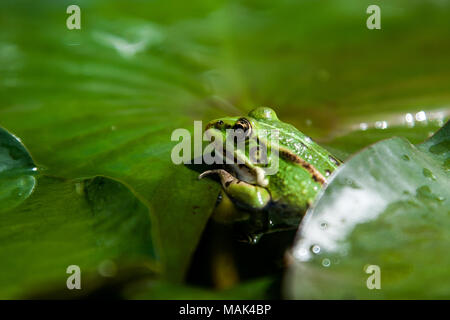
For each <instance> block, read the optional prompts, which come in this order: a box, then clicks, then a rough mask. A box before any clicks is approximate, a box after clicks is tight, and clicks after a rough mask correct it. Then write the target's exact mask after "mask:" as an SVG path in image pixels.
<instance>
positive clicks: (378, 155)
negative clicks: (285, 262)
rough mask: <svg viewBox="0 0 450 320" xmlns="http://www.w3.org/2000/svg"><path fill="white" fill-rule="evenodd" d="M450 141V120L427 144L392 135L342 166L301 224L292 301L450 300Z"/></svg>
mask: <svg viewBox="0 0 450 320" xmlns="http://www.w3.org/2000/svg"><path fill="white" fill-rule="evenodd" d="M449 142H450V123H447V124H446V125H445V127H443V128H442V129H441V130H440V131H438V132H437V133H436V134H435V135H434V136H433V137H432V138H431V139H429V140H428V141H426V142H424V143H423V144H420V145H417V146H414V145H412V144H410V143H409V142H408V141H407V140H405V139H402V138H392V139H389V140H385V141H382V142H379V143H377V144H375V145H373V146H370V147H368V148H367V149H365V150H363V151H362V152H360V153H358V154H356V155H355V156H353V157H352V158H351V159H349V160H348V161H347V162H346V163H345V164H344V165H342V167H340V168H339V170H338V171H337V172H336V173H335V174H334V175H333V176H332V178H331V181H330V182H329V185H328V186H327V188H326V189H325V190H324V191H323V192H322V193H321V195H319V197H318V200H317V201H316V203H315V205H314V206H313V207H312V208H311V209H310V210H309V212H307V215H306V216H305V218H304V220H303V222H302V225H301V226H300V229H299V233H298V239H297V241H296V244H295V245H294V248H293V249H292V256H293V261H294V262H293V264H292V266H291V268H290V272H289V275H288V277H287V280H286V286H285V289H286V294H287V296H288V297H290V298H296V299H342V298H344V299H349V298H350V299H378V298H381V299H423V298H425V299H430V298H435V299H443V298H448V293H449V292H450V284H449V283H448V281H446V279H448V278H449V276H450V274H449V270H450V259H449V256H448V254H447V252H448V248H449V247H450V236H449V230H450V211H449V208H450V171H449V167H448V162H449V152H450V148H449ZM371 265H375V266H377V267H379V270H380V273H379V275H380V277H381V278H380V279H381V280H380V283H379V284H380V288H373V287H372V284H373V283H372V282H371V281H375V280H374V279H373V278H371V279H369V277H370V276H371V273H373V272H375V271H371V269H370V268H373V267H370V268H369V271H368V273H366V270H367V268H368V267H369V266H371ZM368 282H369V284H368Z"/></svg>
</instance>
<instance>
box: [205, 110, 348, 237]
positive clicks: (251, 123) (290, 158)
mask: <svg viewBox="0 0 450 320" xmlns="http://www.w3.org/2000/svg"><path fill="white" fill-rule="evenodd" d="M205 132H208V133H209V136H210V137H214V138H211V141H214V144H213V146H214V147H213V148H212V149H213V152H212V154H214V153H215V154H214V156H215V157H221V159H222V162H223V163H224V164H223V165H221V166H219V167H218V166H216V167H214V168H212V169H211V170H207V171H205V172H203V173H202V174H200V176H199V178H203V177H205V176H211V175H214V176H216V177H217V178H218V180H219V181H220V183H221V185H222V192H221V194H220V195H219V198H218V203H217V205H216V209H215V213H214V214H213V218H214V220H216V221H219V222H222V223H228V224H233V225H235V226H237V227H238V228H239V230H240V233H241V234H244V235H245V238H246V239H247V240H248V241H249V242H251V243H256V242H258V240H259V238H260V237H261V236H262V235H263V234H266V233H270V232H275V231H281V230H288V229H294V228H297V226H298V224H299V223H300V221H301V219H302V217H303V215H304V214H305V212H306V210H307V209H308V207H309V206H311V204H312V202H313V201H314V199H315V197H316V195H317V193H318V192H319V190H320V189H321V188H322V187H323V186H324V185H325V184H326V182H327V179H328V177H329V176H330V175H331V173H332V172H333V171H334V170H335V169H336V168H337V167H338V166H339V164H340V163H341V161H340V160H338V159H337V158H336V157H334V156H333V155H331V154H330V153H329V152H328V151H327V150H325V149H324V148H322V147H321V146H319V145H318V144H316V143H315V142H314V141H312V140H311V138H309V137H308V136H306V135H305V134H303V133H302V132H300V131H299V130H297V129H296V128H295V127H294V126H292V125H290V124H287V123H285V122H282V121H280V120H279V119H278V117H277V115H276V113H275V111H274V110H273V109H271V108H268V107H259V108H256V109H254V110H252V111H250V113H249V114H248V116H245V117H225V118H221V119H217V120H213V121H211V122H209V123H208V124H207V126H206V128H205ZM232 134H233V136H232V137H230V136H231V135H232ZM239 143H241V146H245V148H244V149H242V148H239V147H238V146H239ZM225 160H230V161H228V162H227V161H225Z"/></svg>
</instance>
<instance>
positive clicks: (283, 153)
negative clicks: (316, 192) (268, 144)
mask: <svg viewBox="0 0 450 320" xmlns="http://www.w3.org/2000/svg"><path fill="white" fill-rule="evenodd" d="M278 152H279V155H280V157H282V158H284V159H285V160H287V161H290V162H293V163H296V164H299V165H300V166H302V167H303V168H305V169H306V170H307V171H308V172H309V173H310V174H311V176H312V178H313V179H314V181H316V182H318V183H320V184H324V183H325V182H326V179H325V177H324V176H323V175H322V174H321V173H320V172H319V170H317V169H316V168H315V167H314V166H313V165H312V164H311V163H309V162H307V161H305V160H304V159H302V158H301V157H299V156H298V155H296V154H295V153H293V152H291V151H290V150H289V149H286V148H284V147H279V149H278Z"/></svg>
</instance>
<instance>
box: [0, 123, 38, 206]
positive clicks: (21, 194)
mask: <svg viewBox="0 0 450 320" xmlns="http://www.w3.org/2000/svg"><path fill="white" fill-rule="evenodd" d="M36 172H37V168H36V165H35V164H34V162H33V159H32V158H31V156H30V154H29V153H28V151H27V150H26V149H25V146H24V145H23V144H22V142H21V141H20V140H19V139H18V138H17V137H15V136H14V135H12V134H11V133H9V132H8V131H6V130H5V129H3V128H0V203H1V206H0V212H2V211H5V210H8V209H11V208H13V207H15V206H17V205H18V204H20V203H21V202H22V201H23V200H25V199H26V198H28V197H29V196H30V194H31V193H32V192H33V189H34V187H35V185H36V178H35V175H36Z"/></svg>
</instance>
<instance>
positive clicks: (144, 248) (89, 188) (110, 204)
mask: <svg viewBox="0 0 450 320" xmlns="http://www.w3.org/2000/svg"><path fill="white" fill-rule="evenodd" d="M153 229H154V228H153V226H152V222H151V221H150V214H149V211H148V208H147V207H146V206H145V205H144V204H143V203H142V202H141V201H139V200H138V199H137V198H136V197H135V196H134V195H133V194H132V193H131V192H130V190H129V189H128V188H127V187H126V186H124V185H123V184H121V183H119V182H117V181H114V180H111V179H109V178H105V177H94V178H92V179H84V180H79V181H68V180H64V179H59V178H50V177H41V178H39V179H38V187H37V188H36V191H35V192H34V193H33V194H32V195H31V197H30V198H29V199H27V200H26V201H25V202H24V203H23V204H22V205H21V206H19V207H18V208H17V209H15V210H9V211H6V212H2V213H1V214H0V243H2V245H1V246H0V257H1V268H2V272H1V273H0V298H8V297H20V296H23V295H25V294H27V295H28V294H29V290H34V291H39V290H38V289H39V287H41V289H42V290H47V289H48V288H47V285H48V284H49V283H50V284H52V283H53V284H55V285H56V286H57V287H63V288H66V287H65V286H66V279H67V277H68V276H69V275H68V274H66V269H67V267H68V266H70V265H77V266H79V267H80V269H81V275H82V277H81V285H82V289H83V290H86V291H88V290H89V288H91V287H92V286H95V283H96V282H98V280H97V279H96V277H93V276H95V275H97V278H98V277H100V278H101V276H114V275H115V274H114V272H115V271H114V270H116V269H118V268H119V266H121V265H124V264H125V265H126V264H134V263H139V264H141V263H144V264H146V265H147V266H148V268H149V269H150V270H153V271H154V272H157V271H158V269H159V267H158V255H157V254H158V253H157V250H158V248H157V244H156V242H155V240H154V236H153V234H152V230H153ZM89 277H91V278H89ZM87 280H89V281H87ZM65 291H66V293H67V292H68V290H67V288H66V290H65ZM75 291H76V290H75ZM86 291H85V292H86Z"/></svg>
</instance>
